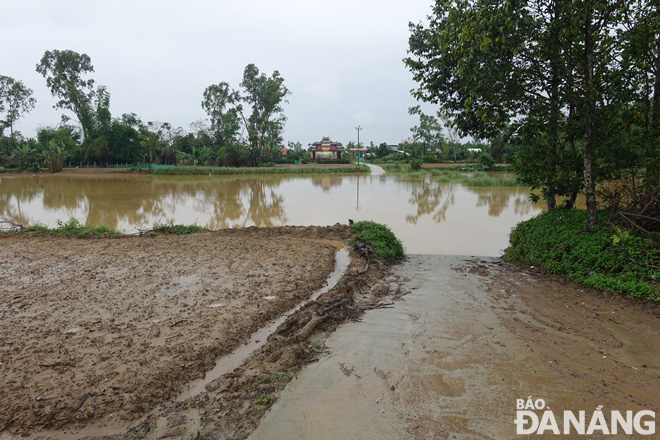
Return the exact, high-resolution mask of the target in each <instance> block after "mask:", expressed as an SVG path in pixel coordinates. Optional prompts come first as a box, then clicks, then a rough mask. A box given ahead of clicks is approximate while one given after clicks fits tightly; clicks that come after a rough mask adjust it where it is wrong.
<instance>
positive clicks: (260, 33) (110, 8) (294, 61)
mask: <svg viewBox="0 0 660 440" xmlns="http://www.w3.org/2000/svg"><path fill="white" fill-rule="evenodd" d="M431 3H432V1H431V0H410V1H407V2H401V1H393V0H389V1H376V0H361V1H360V0H358V1H355V0H353V1H349V0H334V1H327V0H284V1H278V2H274V1H272V0H244V1H241V2H237V1H200V0H196V1H183V0H178V1H172V0H170V1H166V0H132V1H128V0H114V1H86V0H60V1H57V2H53V1H48V0H21V1H16V2H6V3H5V4H4V5H3V16H4V20H3V26H2V27H1V28H0V39H1V40H2V41H5V42H9V41H11V43H10V44H7V45H5V46H4V48H3V62H2V68H1V70H0V74H2V75H9V76H12V77H15V78H17V79H20V80H22V81H24V82H25V83H26V84H27V85H28V87H31V88H32V89H33V90H34V91H35V97H36V98H37V100H38V103H37V108H36V109H35V110H34V111H33V112H32V113H31V114H30V115H28V116H27V117H26V118H24V119H23V120H21V122H20V123H19V127H18V128H19V130H21V131H22V132H23V133H24V134H26V135H32V134H33V133H34V129H35V128H36V127H37V126H38V125H48V124H54V123H56V122H57V121H59V118H60V114H61V113H62V112H61V111H59V110H53V109H52V108H51V107H52V105H53V104H54V102H55V101H54V99H53V98H52V97H51V96H50V93H49V91H48V90H47V88H46V85H45V81H44V79H43V78H42V77H41V76H39V75H38V74H37V73H36V72H35V71H34V68H35V65H36V64H37V62H38V61H39V59H40V58H41V55H42V54H43V52H44V51H46V50H50V49H71V50H75V51H78V52H85V53H87V54H88V55H89V56H90V57H91V58H92V63H93V64H94V67H95V70H96V71H95V73H94V75H93V77H94V79H95V80H96V82H97V84H104V85H106V86H108V87H109V88H110V90H111V92H112V98H111V110H112V112H113V115H115V116H119V115H121V114H122V113H124V112H135V113H137V114H138V115H139V116H140V117H142V118H143V119H145V120H161V121H169V122H171V123H172V124H173V125H178V126H183V127H188V126H189V124H190V123H191V122H192V121H195V120H198V119H200V118H203V117H204V116H205V115H204V113H203V111H202V108H201V106H200V102H201V97H202V92H203V90H204V88H205V87H207V86H208V85H210V84H212V83H217V82H220V81H227V82H229V83H230V84H232V85H233V86H234V87H237V86H238V83H239V82H240V78H241V75H242V72H243V68H244V67H245V65H246V64H248V63H255V64H256V65H257V66H258V67H259V68H260V69H261V70H262V71H264V72H266V73H268V74H270V73H271V72H272V71H273V70H275V69H277V70H279V71H280V73H281V74H282V76H283V77H284V79H285V84H286V85H287V87H288V88H289V89H290V90H291V91H292V93H293V94H292V96H291V97H290V104H288V105H287V106H285V112H286V115H287V117H288V122H287V126H286V129H285V133H284V135H285V139H286V140H294V141H301V142H303V143H304V144H306V143H308V142H312V141H314V140H317V138H320V137H321V136H323V135H324V134H330V132H334V133H337V140H340V141H343V142H347V141H348V140H351V139H353V138H354V137H355V136H354V134H355V133H354V132H355V130H354V127H355V125H356V124H363V125H368V124H377V125H378V126H379V127H380V126H383V127H390V129H387V130H381V131H378V130H372V135H373V136H378V137H375V138H373V139H369V138H366V140H367V141H369V140H373V141H374V142H377V143H379V142H382V141H385V142H398V141H399V140H401V139H402V138H404V137H406V136H408V133H409V131H408V128H407V127H409V126H411V125H413V124H415V122H416V119H415V118H413V117H410V116H409V115H408V114H407V108H408V107H409V106H411V105H414V104H415V102H414V100H413V98H412V97H410V94H409V90H410V89H411V88H413V87H414V86H415V84H414V83H413V82H412V81H411V75H410V73H409V72H407V70H406V68H405V66H404V64H403V62H402V59H403V58H404V57H405V55H406V48H407V38H408V22H409V21H414V22H417V21H419V20H421V19H423V18H424V17H425V15H426V14H427V13H428V12H430V9H431ZM428 109H429V111H432V107H428ZM392 127H402V128H400V129H397V128H392ZM365 134H366V133H365Z"/></svg>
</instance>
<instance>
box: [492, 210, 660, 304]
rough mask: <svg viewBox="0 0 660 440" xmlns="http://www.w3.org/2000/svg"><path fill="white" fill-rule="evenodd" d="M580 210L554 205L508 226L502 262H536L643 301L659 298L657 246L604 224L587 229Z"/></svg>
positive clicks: (591, 285) (587, 284)
mask: <svg viewBox="0 0 660 440" xmlns="http://www.w3.org/2000/svg"><path fill="white" fill-rule="evenodd" d="M586 224H587V220H586V212H585V211H568V210H561V209H557V210H554V211H551V212H548V213H545V214H540V215H538V216H536V217H534V218H533V219H531V220H527V221H524V222H521V223H518V225H517V226H516V227H515V228H514V229H513V231H512V232H511V237H510V246H509V247H508V248H507V249H506V251H505V253H504V259H505V260H507V261H518V262H521V263H524V264H529V265H534V266H540V267H543V268H545V269H546V270H547V271H548V272H551V273H555V274H561V275H566V276H567V277H568V278H569V279H572V280H575V281H578V282H580V283H582V284H584V285H586V286H589V287H594V288H596V289H600V290H604V291H608V292H615V293H619V294H621V295H628V296H632V297H635V298H638V299H641V300H646V301H654V302H655V301H659V300H660V284H659V281H660V270H659V267H658V264H659V263H660V249H659V248H658V246H657V241H655V242H654V241H653V240H651V239H644V238H641V237H638V236H636V235H633V234H631V233H629V232H628V231H625V230H622V229H620V228H618V227H616V226H613V225H611V224H609V225H607V224H605V223H604V222H602V223H600V226H599V228H598V229H597V230H595V231H591V232H590V231H588V230H587V229H586Z"/></svg>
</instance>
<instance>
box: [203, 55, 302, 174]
mask: <svg viewBox="0 0 660 440" xmlns="http://www.w3.org/2000/svg"><path fill="white" fill-rule="evenodd" d="M240 87H241V89H240V90H235V89H232V88H231V87H230V86H229V84H227V83H226V82H222V83H219V84H215V85H211V86H209V87H207V88H206V90H205V91H204V100H203V101H202V107H203V108H204V110H206V112H207V113H208V115H209V117H210V118H211V124H212V126H213V128H214V130H216V132H218V131H219V132H220V133H223V134H224V133H228V134H231V135H235V134H236V133H238V129H237V128H238V127H237V122H238V118H240V122H242V126H243V130H244V132H245V133H246V134H247V147H248V153H249V157H250V162H251V163H252V164H253V165H256V164H257V163H259V162H261V161H262V160H263V159H264V158H265V157H266V156H267V153H268V152H269V150H272V148H273V145H274V143H278V142H281V138H280V133H281V131H282V129H283V127H284V123H285V121H286V117H285V116H284V109H283V108H282V104H283V103H285V102H286V97H287V96H288V95H289V94H290V93H291V92H290V91H289V89H287V88H286V86H285V85H284V79H283V78H282V77H281V76H280V73H279V72H278V71H277V70H276V71H274V72H273V74H272V75H271V76H270V77H269V76H267V75H266V74H264V73H260V72H259V69H258V68H257V67H256V66H255V65H254V64H248V65H247V66H246V67H245V70H244V72H243V81H241V83H240Z"/></svg>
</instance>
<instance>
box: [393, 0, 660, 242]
mask: <svg viewBox="0 0 660 440" xmlns="http://www.w3.org/2000/svg"><path fill="white" fill-rule="evenodd" d="M658 10H659V8H658V4H657V2H655V1H653V0H633V1H621V0H505V1H500V0H438V1H436V2H435V4H434V7H433V12H432V14H431V15H430V16H429V21H428V23H426V24H421V23H420V24H412V23H411V25H410V31H411V35H410V39H409V56H408V57H407V58H406V59H405V60H404V62H405V63H406V65H407V66H408V68H409V69H410V70H411V71H412V73H413V75H414V79H415V80H416V81H417V82H418V84H419V88H418V89H417V90H416V91H415V92H414V95H415V96H416V97H417V98H419V99H421V100H423V101H428V102H432V103H435V104H438V105H439V106H440V108H441V112H440V113H441V114H442V115H444V116H445V117H446V118H447V120H448V121H449V122H450V123H451V126H452V127H453V128H454V129H455V130H456V131H457V132H458V133H459V134H461V135H471V136H473V137H475V138H478V139H486V140H488V141H489V143H490V144H491V145H494V146H498V145H499V146H501V145H506V144H514V145H516V149H518V150H519V151H518V152H517V153H516V156H515V166H516V168H517V170H518V172H519V176H520V178H521V180H522V181H523V182H524V183H527V184H529V185H531V186H532V187H533V188H540V189H541V190H542V193H543V197H544V198H545V200H546V203H547V207H548V208H549V209H554V208H556V207H557V205H558V200H559V199H558V198H559V197H562V200H565V205H566V206H567V207H572V206H573V204H574V202H575V199H576V197H577V194H578V193H580V192H584V194H585V195H586V203H587V210H588V223H589V225H590V226H591V227H593V226H594V225H595V223H596V212H597V211H596V210H597V202H596V200H597V197H596V196H597V193H596V188H597V185H598V184H600V183H605V182H616V183H617V185H615V187H616V188H617V189H616V191H612V190H611V187H612V186H611V185H610V186H609V188H608V186H605V185H600V186H598V187H599V188H600V189H601V190H602V192H601V194H600V195H601V199H603V200H605V201H609V202H610V205H611V206H617V207H618V208H619V210H620V212H621V214H622V215H623V216H624V218H625V219H626V221H628V222H629V223H630V224H631V225H635V226H636V227H638V228H639V229H646V230H649V229H655V230H658V218H659V217H660V202H659V190H658V189H659V179H660V174H659V170H660V57H659V51H658V44H659V41H660V38H659V35H660V18H659V15H658V14H659V12H658ZM608 191H609V192H608Z"/></svg>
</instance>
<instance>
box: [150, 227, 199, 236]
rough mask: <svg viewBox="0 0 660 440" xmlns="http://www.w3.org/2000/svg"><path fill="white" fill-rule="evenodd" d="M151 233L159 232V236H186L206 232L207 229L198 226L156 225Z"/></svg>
mask: <svg viewBox="0 0 660 440" xmlns="http://www.w3.org/2000/svg"><path fill="white" fill-rule="evenodd" d="M152 231H153V232H160V233H161V234H172V235H188V234H196V233H198V232H207V231H208V229H207V228H205V227H204V226H199V225H156V226H154V228H153V229H152Z"/></svg>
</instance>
